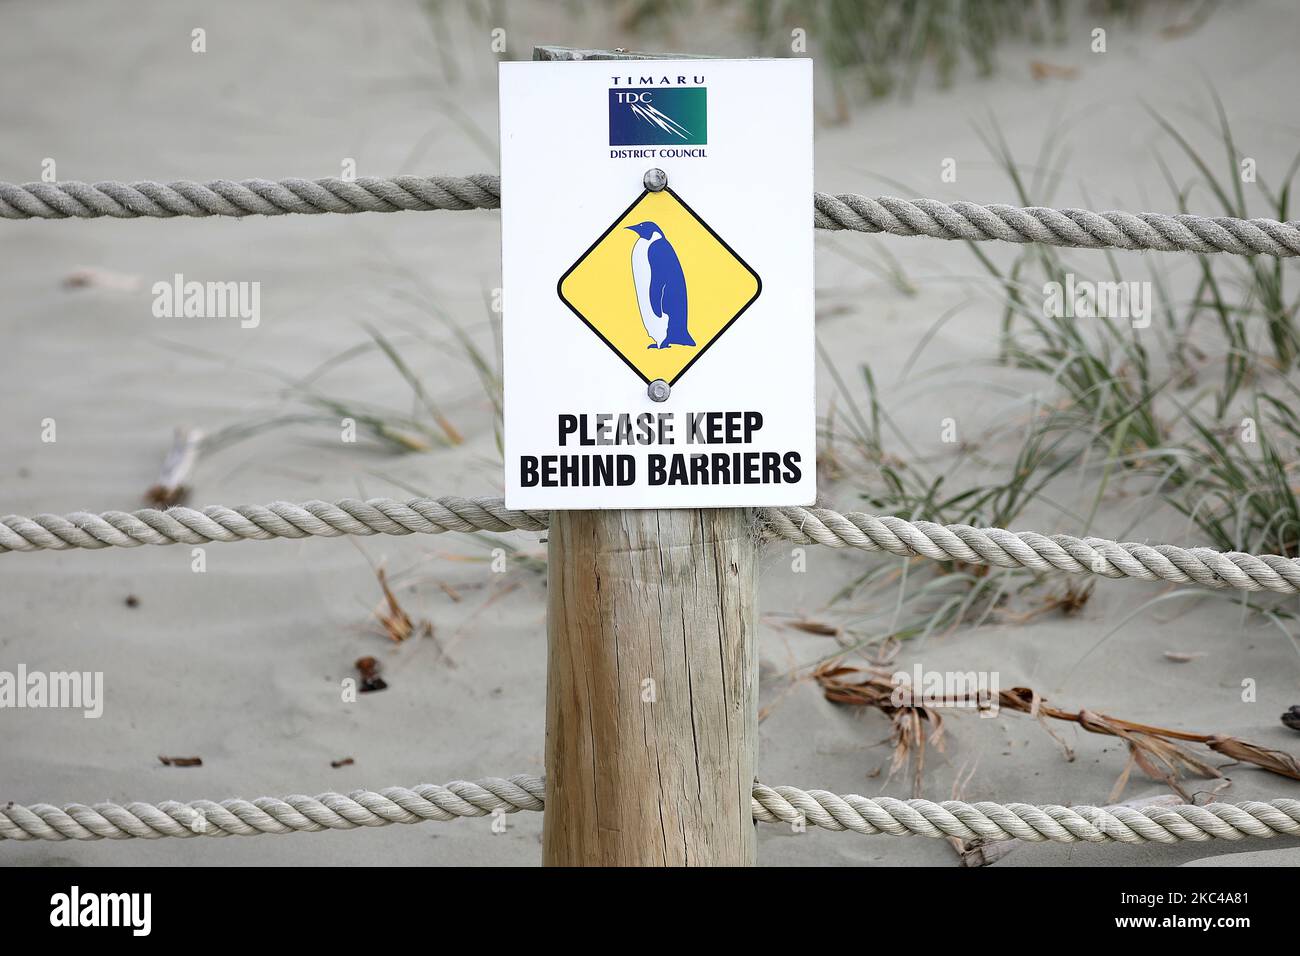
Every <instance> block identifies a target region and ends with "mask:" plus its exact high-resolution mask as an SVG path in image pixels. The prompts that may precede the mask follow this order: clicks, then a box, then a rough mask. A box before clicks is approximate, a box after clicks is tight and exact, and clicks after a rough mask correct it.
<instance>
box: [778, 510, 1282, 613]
mask: <svg viewBox="0 0 1300 956" xmlns="http://www.w3.org/2000/svg"><path fill="white" fill-rule="evenodd" d="M760 520H761V521H762V522H763V523H764V525H765V530H766V532H767V534H768V535H769V536H771V537H777V538H784V539H786V540H788V541H794V542H795V543H797V544H825V545H829V546H830V547H832V548H859V549H861V550H863V551H888V552H889V553H890V554H897V555H903V556H905V557H912V556H914V555H920V556H922V557H926V558H931V559H933V560H935V561H961V562H964V563H966V564H988V565H993V566H994V567H999V568H1028V569H1029V570H1031V571H1035V572H1039V573H1041V572H1046V571H1064V572H1066V573H1067V574H1096V575H1100V576H1101V577H1106V578H1137V579H1138V580H1140V581H1172V582H1174V583H1175V584H1199V585H1202V586H1203V587H1209V588H1238V589H1240V590H1242V591H1274V592H1276V593H1278V594H1295V593H1297V592H1300V561H1298V560H1295V559H1292V558H1287V557H1283V556H1281V555H1276V554H1265V555H1258V556H1256V555H1253V554H1243V553H1241V552H1238V551H1215V550H1213V549H1212V548H1179V547H1176V546H1174V545H1171V544H1157V545H1148V544H1142V543H1139V542H1133V541H1128V542H1123V543H1120V542H1116V541H1110V540H1107V539H1106V538H1076V537H1073V536H1072V535H1068V534H1054V535H1050V536H1049V535H1043V534H1039V533H1037V532H1035V531H1005V530H1003V529H1002V528H972V527H971V526H970V525H964V524H952V525H941V524H935V523H934V522H931V521H906V520H904V519H902V518H894V517H889V516H886V517H876V516H875V515H869V514H863V513H862V512H858V511H854V512H850V513H848V514H840V513H839V512H838V511H830V510H827V509H825V508H767V509H764V510H763V511H762V512H760Z"/></svg>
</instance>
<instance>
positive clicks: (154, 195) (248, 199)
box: [0, 173, 501, 219]
mask: <svg viewBox="0 0 1300 956" xmlns="http://www.w3.org/2000/svg"><path fill="white" fill-rule="evenodd" d="M500 205H501V179H500V178H499V177H497V176H490V175H487V174H485V173H476V174H474V175H472V176H393V177H392V178H388V179H376V178H374V177H370V176H362V177H358V178H357V179H353V180H342V179H316V180H308V179H281V180H279V181H278V182H272V181H271V180H267V179H244V180H241V181H239V182H234V181H232V180H229V179H217V180H214V181H213V182H210V183H192V182H188V181H186V180H180V181H178V182H174V183H155V182H150V181H148V180H145V181H143V182H138V183H118V182H102V183H78V182H67V183H23V184H22V185H21V186H20V185H17V184H15V183H0V219H96V218H98V217H100V216H111V217H113V218H115V219H138V218H140V217H151V218H156V219H171V218H173V217H175V216H283V215H285V214H286V213H305V214H308V215H319V214H320V213H326V212H339V213H353V212H401V211H403V210H415V211H420V212H423V211H426V210H430V209H496V208H497V207H499V206H500Z"/></svg>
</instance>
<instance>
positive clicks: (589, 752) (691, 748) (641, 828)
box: [533, 47, 758, 866]
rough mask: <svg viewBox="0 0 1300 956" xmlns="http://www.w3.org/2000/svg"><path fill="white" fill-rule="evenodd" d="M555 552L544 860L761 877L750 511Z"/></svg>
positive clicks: (670, 514)
mask: <svg viewBox="0 0 1300 956" xmlns="http://www.w3.org/2000/svg"><path fill="white" fill-rule="evenodd" d="M623 56H624V55H623V54H621V53H618V52H610V51H570V50H564V49H558V48H553V47H539V48H537V49H536V50H535V51H534V55H533V58H534V59H539V60H562V59H597V58H599V59H620V58H623ZM632 57H633V58H643V57H642V56H641V55H635V54H634V55H632ZM548 540H549V545H548V548H549V569H550V570H549V584H548V588H549V596H548V606H547V640H548V644H549V653H548V658H547V677H546V817H545V822H544V825H543V826H544V834H543V843H542V856H543V861H544V862H545V863H546V865H548V866H642V865H649V866H663V865H668V866H750V865H753V863H754V857H755V843H756V840H755V833H754V822H753V819H752V812H751V804H750V790H751V786H752V784H753V780H754V764H755V751H756V745H757V737H758V731H757V725H758V716H757V699H758V665H757V656H756V650H755V638H754V603H755V601H754V581H755V561H756V549H755V544H754V540H753V538H752V533H751V521H750V513H749V512H748V511H746V510H743V509H712V510H701V511H686V510H661V511H557V512H552V514H551V526H550V532H549V539H548Z"/></svg>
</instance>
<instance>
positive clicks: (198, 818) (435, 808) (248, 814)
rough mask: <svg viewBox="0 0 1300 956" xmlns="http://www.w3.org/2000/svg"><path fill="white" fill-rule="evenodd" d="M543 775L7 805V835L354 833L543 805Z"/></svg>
mask: <svg viewBox="0 0 1300 956" xmlns="http://www.w3.org/2000/svg"><path fill="white" fill-rule="evenodd" d="M545 795H546V794H545V790H544V786H543V783H542V781H541V779H539V778H538V777H530V776H527V775H526V774H519V775H517V776H514V777H511V778H510V779H509V780H501V779H500V778H498V777H488V778H486V779H484V780H479V781H477V782H473V783H471V782H469V781H466V780H455V781H453V782H451V783H449V784H447V785H446V786H445V787H443V786H438V785H437V784H427V783H426V784H421V785H420V786H418V787H413V788H412V789H410V790H408V789H406V788H405V787H389V788H388V789H386V790H380V791H378V792H375V791H373V790H354V791H352V792H351V793H349V794H346V795H345V794H342V793H322V794H321V795H320V796H316V797H305V796H302V795H294V796H289V797H285V798H284V799H283V800H280V799H276V798H275V797H258V798H257V799H256V800H223V801H221V802H220V803H215V802H213V801H211V800H194V801H191V802H190V803H178V802H176V801H175V800H168V801H166V802H164V803H160V804H158V805H156V806H155V805H154V804H151V803H129V804H127V805H126V806H124V807H123V806H118V805H117V804H115V803H97V804H95V805H94V806H93V807H88V806H85V805H84V804H80V803H69V804H67V805H66V806H64V807H63V808H62V809H60V808H58V807H55V806H52V805H50V804H48V803H37V804H33V805H32V806H30V807H23V806H19V805H17V804H13V803H10V804H7V805H4V806H0V840H103V839H107V840H128V839H131V838H132V837H139V838H140V839H144V840H156V839H158V838H159V837H169V836H170V837H193V836H212V837H224V836H257V835H258V834H260V833H293V832H295V831H297V832H307V833H315V832H318V831H320V830H354V829H356V828H357V827H382V826H387V825H388V824H390V823H420V822H422V821H424V820H454V819H456V818H457V817H482V816H487V815H488V814H489V813H492V812H493V811H496V810H501V811H503V812H505V813H514V812H516V811H518V810H540V809H542V801H543V799H544V798H545Z"/></svg>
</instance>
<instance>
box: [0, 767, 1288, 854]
mask: <svg viewBox="0 0 1300 956" xmlns="http://www.w3.org/2000/svg"><path fill="white" fill-rule="evenodd" d="M545 799H546V784H545V781H544V780H542V779H541V778H540V777H533V776H528V775H526V774H518V775H516V776H513V777H511V778H510V779H509V780H502V779H500V778H498V777H488V778H486V779H484V780H479V781H477V782H469V781H465V780H456V781H453V782H452V783H449V784H447V785H446V786H438V785H436V784H421V785H420V786H418V787H413V788H411V789H409V790H408V789H406V788H405V787H389V788H388V789H386V790H380V791H378V792H376V791H373V790H354V791H352V792H351V793H349V794H342V793H322V794H320V795H319V796H316V797H307V796H302V795H300V794H299V795H293V796H288V797H285V798H283V799H278V798H275V797H258V798H257V799H256V800H251V801H250V800H223V801H221V802H220V803H215V802H213V801H211V800H194V801H191V802H190V803H179V802H177V801H174V800H169V801H166V802H164V803H160V804H157V805H154V804H151V803H130V804H127V805H126V806H119V805H118V804H115V803H97V804H95V805H94V806H93V807H88V806H86V805H84V804H80V803H70V804H67V805H66V806H64V807H63V808H62V809H60V808H59V807H55V806H52V805H51V804H48V803H38V804H33V805H32V806H30V807H25V806H19V805H17V804H13V803H10V804H7V805H5V806H3V807H0V839H5V840H103V839H108V840H127V839H131V838H133V837H135V838H140V839H146V840H153V839H158V838H160V837H169V836H171V837H194V836H211V837H224V836H256V835H258V834H261V833H293V832H308V833H315V832H319V831H321V830H353V829H356V828H357V827H382V826H387V825H389V824H391V823H421V822H423V821H425V820H452V819H455V818H456V817H481V816H486V815H488V814H490V813H493V812H495V811H498V810H499V811H501V812H503V813H515V812H517V811H519V810H541V809H543V805H544V802H545ZM752 807H753V814H754V819H755V820H759V821H762V822H764V823H789V824H801V825H811V826H817V827H822V828H824V829H827V830H838V831H844V830H852V831H854V832H855V833H864V834H868V835H875V834H879V833H888V834H891V835H893V836H910V835H917V836H926V837H947V836H952V837H960V838H962V839H966V840H973V839H976V838H980V839H986V840H1010V839H1018V840H1027V841H1029V842H1032V843H1043V842H1048V841H1050V842H1054V843H1079V842H1084V843H1112V842H1113V843H1177V842H1179V841H1181V840H1191V841H1204V840H1210V839H1220V840H1240V839H1243V838H1244V837H1248V836H1256V837H1271V836H1276V835H1277V834H1289V835H1292V836H1296V835H1300V800H1286V799H1279V800H1273V801H1271V802H1269V803H1260V802H1256V801H1251V802H1247V803H1212V804H1210V805H1209V806H1205V807H1197V806H1176V807H1144V808H1140V809H1138V808H1132V807H1122V806H1120V807H1086V806H1085V807H1061V806H1055V805H1048V806H1041V807H1039V806H1031V805H1029V804H1024V803H1009V804H1000V803H964V802H961V801H958V800H949V801H946V802H944V803H932V802H930V801H929V800H894V799H890V798H888V797H880V798H877V799H874V800H872V799H868V798H867V797H861V796H858V795H857V794H853V793H851V794H846V795H844V796H837V795H836V794H833V793H828V792H827V791H825V790H799V789H797V788H795V787H767V786H764V785H763V784H760V783H757V782H756V783H755V784H754V789H753V795H752Z"/></svg>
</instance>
